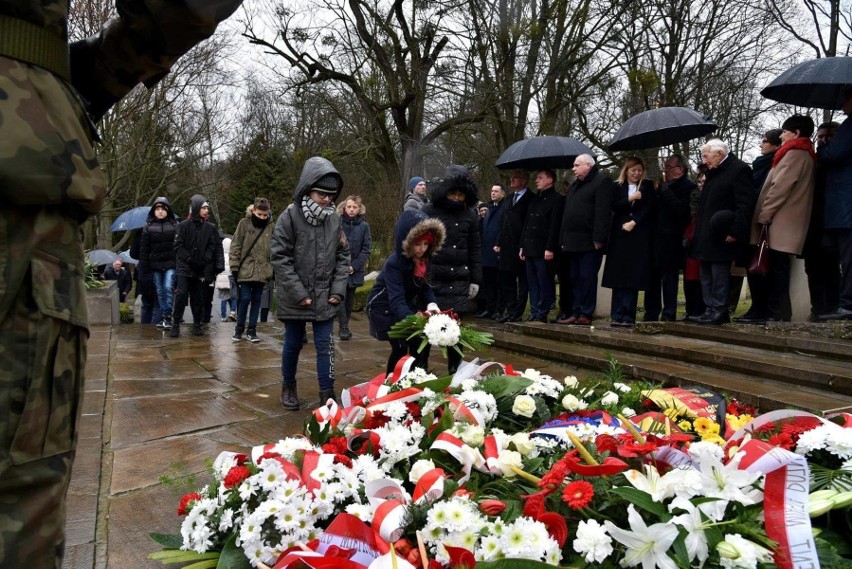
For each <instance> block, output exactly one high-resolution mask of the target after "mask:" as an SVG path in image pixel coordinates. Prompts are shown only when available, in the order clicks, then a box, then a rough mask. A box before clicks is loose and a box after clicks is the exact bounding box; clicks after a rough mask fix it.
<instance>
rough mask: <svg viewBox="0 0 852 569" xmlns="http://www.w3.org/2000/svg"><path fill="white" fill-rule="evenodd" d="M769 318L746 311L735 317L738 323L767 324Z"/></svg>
mask: <svg viewBox="0 0 852 569" xmlns="http://www.w3.org/2000/svg"><path fill="white" fill-rule="evenodd" d="M767 320H768V318H767V317H766V316H758V315H757V314H753V313H749V312H746V313H745V314H743V315H742V316H739V317H737V318H734V322H736V323H737V324H765V323H766V321H767Z"/></svg>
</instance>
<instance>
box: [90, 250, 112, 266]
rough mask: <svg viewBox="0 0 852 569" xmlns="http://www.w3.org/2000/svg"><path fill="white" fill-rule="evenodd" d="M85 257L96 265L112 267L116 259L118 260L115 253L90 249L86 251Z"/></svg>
mask: <svg viewBox="0 0 852 569" xmlns="http://www.w3.org/2000/svg"><path fill="white" fill-rule="evenodd" d="M86 257H87V258H88V259H89V260H90V261H91V262H92V263H94V264H96V265H112V264H113V263H114V262H115V260H116V259H120V258H121V257H119V255H118V254H117V253H113V252H112V251H110V250H109V249H92V250H91V251H86Z"/></svg>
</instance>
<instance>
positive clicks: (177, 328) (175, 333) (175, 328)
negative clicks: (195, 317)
mask: <svg viewBox="0 0 852 569" xmlns="http://www.w3.org/2000/svg"><path fill="white" fill-rule="evenodd" d="M169 336H171V337H172V338H177V337H178V336H180V326H179V325H177V324H175V325H174V326H172V331H171V332H170V333H169Z"/></svg>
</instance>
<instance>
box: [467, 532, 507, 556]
mask: <svg viewBox="0 0 852 569" xmlns="http://www.w3.org/2000/svg"><path fill="white" fill-rule="evenodd" d="M474 556H475V557H476V560H477V561H496V560H497V559H502V558H503V557H504V555H503V550H502V549H500V536H498V535H486V536H484V537H483V538H482V539H481V540H480V541H479V548H477V550H476V551H475V552H474Z"/></svg>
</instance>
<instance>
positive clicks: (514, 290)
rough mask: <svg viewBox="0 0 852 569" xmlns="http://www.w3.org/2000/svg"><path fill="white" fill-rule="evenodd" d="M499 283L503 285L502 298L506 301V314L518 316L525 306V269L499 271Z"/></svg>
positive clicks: (526, 291) (527, 295) (521, 313)
mask: <svg viewBox="0 0 852 569" xmlns="http://www.w3.org/2000/svg"><path fill="white" fill-rule="evenodd" d="M500 284H501V285H502V287H503V299H504V301H505V303H506V314H508V315H509V316H511V317H515V318H520V317H521V316H523V314H524V310H526V308H527V298H528V297H529V287H528V286H527V271H526V269H525V268H524V269H522V270H521V271H520V272H518V273H516V272H514V271H503V270H501V271H500Z"/></svg>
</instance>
